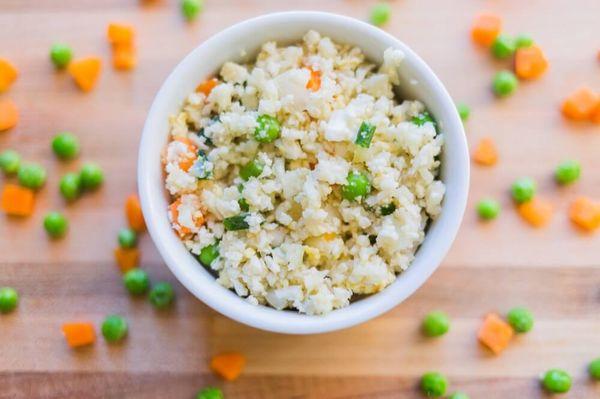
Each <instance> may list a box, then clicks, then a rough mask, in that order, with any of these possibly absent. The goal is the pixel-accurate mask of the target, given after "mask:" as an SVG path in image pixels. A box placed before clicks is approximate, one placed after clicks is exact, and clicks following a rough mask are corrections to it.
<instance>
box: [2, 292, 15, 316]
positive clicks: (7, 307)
mask: <svg viewBox="0 0 600 399" xmlns="http://www.w3.org/2000/svg"><path fill="white" fill-rule="evenodd" d="M18 304H19V293H18V292H17V290H15V289H14V288H11V287H0V313H10V312H12V311H13V310H15V308H16V307H17V305H18Z"/></svg>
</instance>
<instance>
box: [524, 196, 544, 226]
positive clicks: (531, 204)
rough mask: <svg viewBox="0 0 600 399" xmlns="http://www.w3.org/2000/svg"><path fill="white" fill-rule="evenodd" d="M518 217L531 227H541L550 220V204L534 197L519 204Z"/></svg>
mask: <svg viewBox="0 0 600 399" xmlns="http://www.w3.org/2000/svg"><path fill="white" fill-rule="evenodd" d="M517 210H518V212H519V215H520V216H521V217H522V218H523V220H525V221H526V222H527V223H529V224H530V225H532V226H533V227H543V226H545V225H546V224H548V223H549V222H550V219H552V213H553V207H552V204H551V203H550V202H548V201H546V200H544V199H542V198H538V197H534V198H533V199H532V200H531V201H527V202H524V203H522V204H520V205H519V206H518V208H517Z"/></svg>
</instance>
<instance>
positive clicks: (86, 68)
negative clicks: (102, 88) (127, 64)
mask: <svg viewBox="0 0 600 399" xmlns="http://www.w3.org/2000/svg"><path fill="white" fill-rule="evenodd" d="M101 69H102V61H101V60H100V58H98V57H88V58H82V59H79V60H76V61H71V63H69V66H68V71H69V74H70V75H71V76H72V77H73V79H74V80H75V83H76V84H77V86H78V87H79V88H80V89H81V90H83V91H91V90H92V89H93V88H94V87H95V86H96V83H97V82H98V78H99V77H100V71H101Z"/></svg>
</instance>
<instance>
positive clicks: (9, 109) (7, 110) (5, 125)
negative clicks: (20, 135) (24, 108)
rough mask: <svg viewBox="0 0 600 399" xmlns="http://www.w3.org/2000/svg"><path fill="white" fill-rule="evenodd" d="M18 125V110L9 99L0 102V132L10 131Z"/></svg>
mask: <svg viewBox="0 0 600 399" xmlns="http://www.w3.org/2000/svg"><path fill="white" fill-rule="evenodd" d="M17 123H19V109H18V108H17V105H16V104H15V103H14V102H13V101H12V100H10V99H8V98H5V99H1V100H0V132H3V131H5V130H8V129H12V128H13V127H15V126H16V125H17Z"/></svg>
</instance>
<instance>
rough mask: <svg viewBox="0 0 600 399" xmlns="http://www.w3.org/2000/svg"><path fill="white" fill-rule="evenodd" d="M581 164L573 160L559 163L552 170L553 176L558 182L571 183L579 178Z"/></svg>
mask: <svg viewBox="0 0 600 399" xmlns="http://www.w3.org/2000/svg"><path fill="white" fill-rule="evenodd" d="M579 176H581V164H580V163H579V162H577V161H575V160H567V161H564V162H562V163H560V164H559V165H558V166H557V167H556V170H555V172H554V178H555V179H556V181H557V183H559V184H571V183H574V182H576V181H577V180H579Z"/></svg>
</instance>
